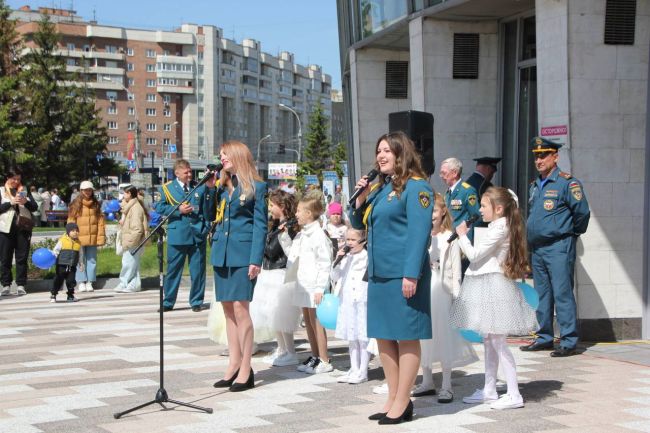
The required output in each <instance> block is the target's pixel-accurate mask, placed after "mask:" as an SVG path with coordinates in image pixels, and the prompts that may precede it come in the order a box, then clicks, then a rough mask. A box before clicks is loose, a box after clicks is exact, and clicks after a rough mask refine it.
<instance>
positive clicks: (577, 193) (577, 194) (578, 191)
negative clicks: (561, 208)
mask: <svg viewBox="0 0 650 433" xmlns="http://www.w3.org/2000/svg"><path fill="white" fill-rule="evenodd" d="M571 195H572V196H573V198H575V199H576V200H577V201H580V200H582V188H580V187H579V186H578V187H577V188H571Z"/></svg>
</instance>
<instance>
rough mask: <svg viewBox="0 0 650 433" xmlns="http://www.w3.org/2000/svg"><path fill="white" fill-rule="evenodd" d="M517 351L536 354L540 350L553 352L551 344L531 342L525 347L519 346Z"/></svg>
mask: <svg viewBox="0 0 650 433" xmlns="http://www.w3.org/2000/svg"><path fill="white" fill-rule="evenodd" d="M519 350H522V351H524V352H537V351H540V350H553V343H552V342H551V343H538V342H537V341H533V342H532V343H530V344H529V345H527V346H519Z"/></svg>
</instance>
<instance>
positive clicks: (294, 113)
mask: <svg viewBox="0 0 650 433" xmlns="http://www.w3.org/2000/svg"><path fill="white" fill-rule="evenodd" d="M278 106H279V107H280V108H283V109H285V110H288V111H291V112H292V113H293V115H294V116H296V119H298V162H300V156H301V154H302V122H301V121H300V116H299V115H298V113H297V112H296V110H294V109H293V108H291V107H289V106H288V105H285V104H282V103H280V104H278Z"/></svg>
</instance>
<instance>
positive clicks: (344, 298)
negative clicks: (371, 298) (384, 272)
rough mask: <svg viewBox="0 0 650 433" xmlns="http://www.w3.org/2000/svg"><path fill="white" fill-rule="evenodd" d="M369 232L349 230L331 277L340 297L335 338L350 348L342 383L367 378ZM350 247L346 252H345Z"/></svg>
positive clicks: (341, 378)
mask: <svg viewBox="0 0 650 433" xmlns="http://www.w3.org/2000/svg"><path fill="white" fill-rule="evenodd" d="M365 244H366V231H365V230H357V229H348V230H347V232H346V234H345V247H347V248H341V249H340V250H339V252H338V254H337V256H336V261H335V262H334V263H335V264H336V263H337V262H338V264H336V265H335V266H333V267H332V272H331V274H330V275H331V278H332V283H333V285H334V294H338V296H339V299H340V300H339V311H338V316H337V320H336V334H335V335H336V338H340V339H342V340H347V341H348V344H349V350H350V370H348V372H347V373H346V374H344V375H343V376H341V377H339V378H338V382H339V383H350V384H357V383H361V382H366V381H367V380H368V362H369V361H370V353H369V352H368V334H367V332H366V322H367V320H368V313H367V303H368V252H367V251H366V250H365V249H364V248H363V247H364V245H365ZM346 250H347V252H346Z"/></svg>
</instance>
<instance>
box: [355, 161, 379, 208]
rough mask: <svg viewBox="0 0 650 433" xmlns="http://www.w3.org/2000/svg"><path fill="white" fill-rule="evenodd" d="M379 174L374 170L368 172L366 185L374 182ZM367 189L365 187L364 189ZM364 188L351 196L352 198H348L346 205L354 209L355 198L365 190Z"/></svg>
mask: <svg viewBox="0 0 650 433" xmlns="http://www.w3.org/2000/svg"><path fill="white" fill-rule="evenodd" d="M378 174H379V172H378V171H377V170H375V169H374V168H373V169H372V170H370V171H369V172H368V185H370V182H372V181H373V180H375V178H376V177H377V175H378ZM366 188H367V187H366ZM366 188H359V189H358V190H356V191H355V192H354V194H352V197H350V200H348V203H349V204H350V206H352V207H354V202H355V201H356V200H357V197H359V195H360V194H361V193H362V192H363V191H364V190H365V189H366Z"/></svg>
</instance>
